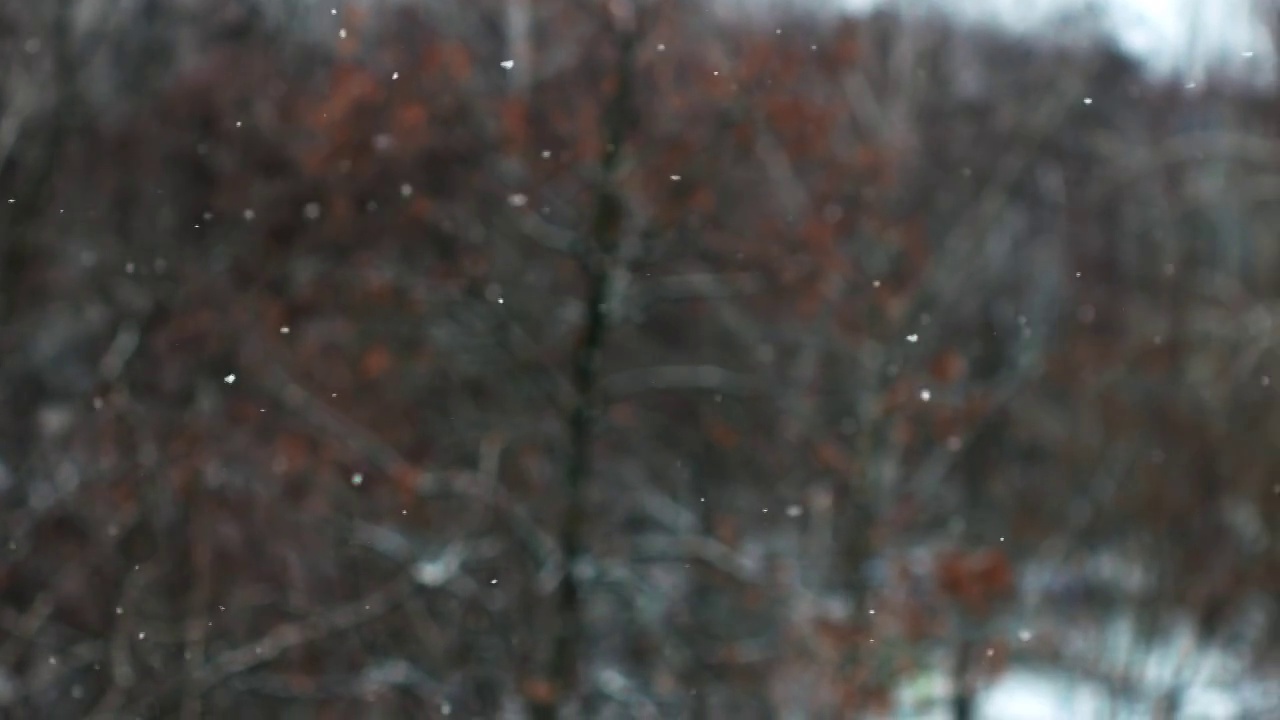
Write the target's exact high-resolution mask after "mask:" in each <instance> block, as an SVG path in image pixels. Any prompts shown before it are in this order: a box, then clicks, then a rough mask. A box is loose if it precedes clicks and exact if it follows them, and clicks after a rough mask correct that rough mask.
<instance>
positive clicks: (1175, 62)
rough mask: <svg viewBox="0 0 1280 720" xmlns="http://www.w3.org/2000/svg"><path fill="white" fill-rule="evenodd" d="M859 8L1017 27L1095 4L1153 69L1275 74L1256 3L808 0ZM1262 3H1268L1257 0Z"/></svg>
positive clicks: (1040, 26) (1033, 28) (1192, 76)
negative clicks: (936, 13)
mask: <svg viewBox="0 0 1280 720" xmlns="http://www.w3.org/2000/svg"><path fill="white" fill-rule="evenodd" d="M814 1H815V2H818V3H822V4H836V5H840V6H843V7H846V8H848V9H850V10H855V11H864V10H867V9H870V8H874V7H876V6H879V5H882V4H890V3H892V4H898V5H901V6H904V7H907V8H913V7H917V6H918V7H920V8H927V7H940V8H943V9H945V11H946V12H947V13H949V14H950V15H952V16H954V17H957V18H960V19H963V20H966V21H969V22H978V23H989V24H994V25H997V26H1002V27H1005V28H1008V29H1011V30H1016V31H1019V32H1027V33H1035V32H1038V31H1043V30H1044V28H1045V27H1046V25H1048V24H1049V23H1050V22H1052V21H1053V20H1054V19H1056V18H1060V17H1062V16H1063V15H1064V14H1065V13H1069V12H1072V11H1081V10H1085V9H1087V8H1090V7H1092V8H1095V9H1096V10H1097V11H1098V12H1099V13H1100V15H1101V18H1102V23H1103V25H1104V27H1106V28H1107V30H1108V31H1109V32H1110V33H1111V34H1112V35H1113V36H1114V37H1115V38H1116V40H1117V41H1118V42H1119V44H1120V45H1121V46H1122V47H1124V48H1125V49H1126V50H1128V51H1129V52H1130V53H1132V54H1133V55H1135V56H1137V57H1139V58H1141V59H1142V60H1143V61H1144V62H1145V63H1146V64H1147V65H1148V66H1149V67H1150V68H1151V69H1152V70H1154V71H1156V72H1159V73H1162V74H1171V75H1175V76H1177V77H1180V78H1185V79H1186V80H1188V81H1194V80H1196V79H1198V77H1199V76H1200V75H1201V74H1202V73H1203V71H1204V69H1205V67H1206V66H1208V65H1213V66H1216V67H1218V68H1222V69H1224V70H1228V71H1230V72H1232V73H1233V74H1236V75H1238V76H1241V77H1249V78H1253V79H1259V80H1270V79H1271V78H1273V77H1274V70H1275V51H1274V48H1273V47H1272V41H1271V38H1270V35H1269V34H1268V32H1267V30H1266V28H1265V27H1264V26H1263V25H1262V24H1261V23H1259V22H1258V19H1257V18H1258V16H1257V14H1255V13H1254V12H1253V11H1252V8H1253V7H1254V6H1256V4H1257V3H1258V2H1259V0H814ZM1263 1H1266V0H1263Z"/></svg>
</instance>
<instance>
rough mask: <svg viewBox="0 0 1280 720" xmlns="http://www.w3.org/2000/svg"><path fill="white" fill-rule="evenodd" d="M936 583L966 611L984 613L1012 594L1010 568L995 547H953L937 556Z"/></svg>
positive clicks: (1004, 556) (1011, 568)
mask: <svg viewBox="0 0 1280 720" xmlns="http://www.w3.org/2000/svg"><path fill="white" fill-rule="evenodd" d="M936 579H937V583H938V587H939V588H940V589H941V590H942V591H943V593H945V594H946V595H948V596H949V597H951V598H953V599H955V600H957V601H959V602H960V603H961V604H962V605H963V606H965V607H966V608H967V609H968V610H969V611H971V612H975V613H988V612H990V611H991V610H992V609H993V608H994V607H995V606H996V605H997V604H999V603H1001V602H1004V601H1006V600H1008V599H1010V598H1011V597H1012V596H1013V594H1014V572H1013V566H1012V564H1011V563H1010V562H1009V558H1008V556H1007V555H1005V553H1004V552H1003V551H1002V550H1000V549H999V548H984V549H980V550H974V551H971V552H964V551H960V550H953V551H950V552H946V553H943V554H942V555H941V556H940V557H939V558H938V560H937V565H936Z"/></svg>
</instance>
